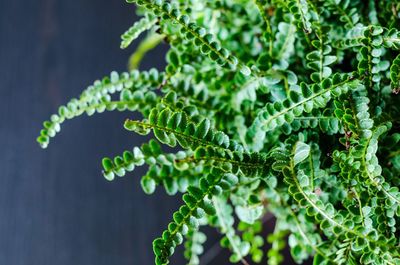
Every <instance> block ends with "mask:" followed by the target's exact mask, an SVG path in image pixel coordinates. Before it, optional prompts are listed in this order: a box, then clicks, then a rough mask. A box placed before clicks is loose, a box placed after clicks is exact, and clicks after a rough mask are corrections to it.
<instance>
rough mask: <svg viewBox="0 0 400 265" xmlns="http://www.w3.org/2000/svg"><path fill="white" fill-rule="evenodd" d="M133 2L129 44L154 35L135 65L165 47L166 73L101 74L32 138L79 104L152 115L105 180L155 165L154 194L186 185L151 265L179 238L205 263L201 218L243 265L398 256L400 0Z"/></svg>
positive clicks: (43, 136)
mask: <svg viewBox="0 0 400 265" xmlns="http://www.w3.org/2000/svg"><path fill="white" fill-rule="evenodd" d="M127 2H128V3H135V4H137V13H138V15H141V16H142V18H141V19H140V20H139V21H138V22H135V23H134V24H133V26H132V27H131V28H129V29H128V31H127V32H126V33H124V34H123V35H122V44H121V47H122V48H126V47H127V46H128V45H129V44H130V43H131V42H132V41H134V40H135V39H136V38H137V37H138V36H139V35H140V34H141V33H143V32H145V31H147V32H148V36H147V37H146V38H144V40H143V41H142V43H141V45H139V47H140V48H139V49H138V51H137V52H136V53H135V54H134V55H133V57H132V58H134V61H135V63H134V64H131V66H132V67H136V66H137V65H138V63H139V62H140V59H141V58H142V57H143V56H144V54H145V53H146V52H147V51H148V50H150V49H151V48H152V47H154V46H156V45H157V44H158V43H159V42H160V41H164V42H166V43H168V44H169V47H170V48H169V50H168V52H167V54H166V60H167V66H166V68H165V70H164V71H157V70H155V69H151V70H149V71H139V70H137V69H132V70H131V71H130V72H129V73H120V74H118V73H115V72H113V73H112V74H111V75H110V76H108V77H105V78H103V79H102V80H100V81H96V82H94V84H93V85H91V86H89V87H88V88H87V89H86V90H84V91H83V93H82V94H81V95H80V97H79V98H76V99H72V100H71V101H69V102H68V103H67V104H66V105H65V106H61V107H60V108H59V110H58V113H56V114H54V115H52V116H51V117H50V120H48V121H46V122H45V123H44V129H43V130H42V131H41V133H40V136H39V137H38V139H37V140H38V142H39V143H40V145H41V146H42V147H43V148H45V147H47V145H48V144H49V141H50V139H51V138H53V137H54V136H55V135H56V134H57V133H58V132H59V131H60V126H61V124H62V123H63V122H64V121H65V120H68V119H72V118H75V117H77V116H80V115H83V114H84V113H86V114H87V115H92V114H95V113H101V112H103V111H112V110H118V111H125V110H128V111H138V112H140V113H141V114H142V117H143V118H142V119H140V120H130V119H128V120H127V121H126V122H125V124H124V127H125V129H127V130H129V131H132V132H134V133H138V134H141V135H147V134H151V135H153V139H152V140H150V141H149V142H148V143H145V144H143V145H142V146H140V147H133V148H132V149H128V150H126V151H125V152H123V154H121V155H120V156H116V157H115V158H104V159H103V161H102V166H103V168H104V170H103V174H104V176H105V178H106V179H107V180H110V181H111V180H114V179H115V177H116V176H118V177H122V176H125V175H128V172H131V171H133V170H134V169H135V167H138V166H142V165H147V166H148V171H147V173H146V174H145V175H144V176H142V178H141V185H142V187H143V190H144V192H145V193H146V194H151V193H153V192H154V191H155V189H156V188H157V187H159V186H163V187H164V188H165V190H166V192H167V193H168V194H170V195H174V194H177V193H181V194H182V199H183V204H182V206H181V207H180V208H179V209H177V211H176V212H175V213H174V214H173V216H172V217H170V219H171V222H170V223H169V225H168V227H166V228H165V231H164V233H162V235H160V237H159V238H157V239H155V240H154V242H153V250H154V254H155V264H157V265H161V264H168V263H169V259H170V257H171V256H172V255H173V254H174V251H175V248H176V247H177V246H178V245H180V244H182V243H183V242H184V241H186V242H185V244H184V247H185V251H184V255H185V257H186V258H187V260H188V264H192V265H195V264H199V262H200V260H201V254H202V253H203V246H202V244H203V243H204V242H205V240H206V237H205V234H204V233H202V232H200V231H199V230H201V226H205V225H209V226H212V227H215V228H216V229H217V230H218V231H219V232H220V233H222V234H223V238H222V239H221V245H222V246H223V247H225V248H227V249H229V250H230V251H231V252H232V255H231V257H230V261H231V262H233V263H236V262H241V263H243V264H249V262H250V260H252V261H254V262H256V263H259V262H261V261H263V260H265V259H266V260H267V263H268V264H270V265H274V264H282V263H283V260H284V258H283V255H282V254H281V252H282V250H283V249H284V248H285V245H286V244H288V246H289V247H290V249H291V255H292V257H293V259H294V260H295V261H296V262H297V263H302V262H303V261H305V260H308V259H310V258H313V260H314V264H400V239H399V238H400V232H399V229H400V207H399V203H400V191H399V185H400V130H399V128H400V107H399V103H400V98H399V95H398V93H399V91H400V79H399V77H400V55H399V54H400V53H399V50H400V32H399V30H398V28H399V21H400V20H399V19H398V18H399V17H400V4H399V3H398V2H397V1H391V0H381V1H374V0H369V1H361V0H354V1H350V0H323V1H322V0H321V1H320V0H290V1H283V0H254V1H243V0H220V1H200V0H189V1H183V0H171V1H167V0H128V1H127ZM163 145H166V146H169V147H176V148H174V149H171V148H169V149H168V150H175V151H170V152H171V153H168V152H167V151H165V148H163V147H162V146H163ZM133 175H134V174H133ZM269 215H273V216H275V218H276V223H275V229H274V231H266V232H267V233H269V236H268V238H264V237H263V236H262V233H265V231H263V230H265V229H263V220H265V217H266V216H269ZM286 240H287V241H286ZM267 242H269V243H271V246H270V248H269V249H268V250H267V248H266V247H265V244H266V243H267Z"/></svg>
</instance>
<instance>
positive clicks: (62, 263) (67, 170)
mask: <svg viewBox="0 0 400 265" xmlns="http://www.w3.org/2000/svg"><path fill="white" fill-rule="evenodd" d="M133 8H134V7H133V6H132V5H127V4H125V2H124V1H123V0H117V1H115V0H114V1H106V0H97V1H91V0H72V1H57V0H26V1H22V0H13V1H5V0H0V98H1V105H0V166H1V170H0V172H1V173H0V264H10V265H25V264H26V265H28V264H29V265H50V264H57V265H67V264H68V265H70V264H74V265H83V264H85V265H87V264H96V265H101V264H104V265H114V264H115V265H128V264H130V265H135V264H153V253H152V249H151V241H152V240H153V238H155V237H156V236H159V235H160V234H161V232H162V230H163V229H164V228H165V227H166V225H167V224H168V222H169V220H170V218H171V215H172V213H173V211H174V210H175V209H176V208H177V207H178V205H179V204H180V199H179V198H178V197H175V198H173V197H172V198H171V197H168V196H166V195H165V193H164V192H163V191H158V192H157V193H156V194H155V195H154V196H146V195H144V193H143V192H142V190H141V189H140V185H139V177H140V176H141V174H143V172H144V171H143V170H144V169H139V170H137V171H135V173H134V174H130V175H129V176H128V177H125V178H122V179H118V180H117V181H114V182H111V183H110V182H107V181H106V180H105V179H104V178H103V177H102V176H101V173H100V170H101V167H100V161H101V158H102V157H104V156H113V155H117V154H120V153H121V152H122V151H123V150H124V149H128V148H131V147H132V146H135V145H140V143H141V142H142V141H143V138H141V137H138V136H135V135H133V134H132V133H128V132H127V131H125V130H124V129H123V128H122V123H123V121H124V120H125V119H126V118H127V117H129V115H131V114H129V113H106V114H102V115H95V116H93V117H91V118H88V117H82V118H79V119H76V120H73V121H69V122H67V123H65V125H64V126H63V128H62V129H63V130H62V132H61V134H60V135H58V137H56V138H55V139H54V140H53V141H52V142H51V144H50V146H49V148H48V149H47V150H41V149H40V148H39V146H38V145H37V144H36V141H35V139H36V137H37V135H38V132H39V130H40V129H41V124H42V121H43V120H45V119H47V118H48V117H49V115H50V114H51V113H53V112H54V111H55V110H56V109H57V107H58V106H59V105H60V104H63V103H65V102H66V101H67V100H68V99H69V98H71V97H76V96H78V95H79V93H80V91H81V90H82V89H84V88H85V87H86V86H87V85H89V84H91V83H92V82H93V80H95V79H97V78H100V77H102V76H104V75H107V74H108V73H109V72H110V71H111V70H117V71H123V70H125V65H126V60H127V57H128V55H129V53H130V52H131V51H132V50H133V49H134V47H132V48H131V49H129V50H128V51H121V50H120V49H119V36H120V33H122V32H123V31H124V30H125V29H126V28H128V27H129V26H130V25H131V23H132V21H134V20H135V16H134V12H133ZM165 49H166V47H162V48H160V49H158V50H156V51H155V52H153V53H152V56H151V57H148V58H147V59H146V60H145V61H144V63H143V65H142V66H143V68H144V69H148V68H149V67H151V66H155V65H156V66H158V67H162V66H163V64H164V59H163V54H164V51H165ZM210 237H211V240H210V242H209V243H208V244H207V246H212V245H213V244H214V243H215V241H216V238H218V236H217V235H216V234H215V233H214V234H211V236H210ZM180 250H181V248H180ZM179 252H181V251H179ZM214 254H215V255H216V258H213V256H214ZM226 256H227V254H226V252H221V251H220V250H219V248H218V247H214V248H213V251H212V252H209V253H208V254H207V259H208V262H207V263H208V264H224V262H222V260H225V259H226ZM172 264H183V261H182V258H181V253H178V254H177V255H176V257H174V260H173V262H172Z"/></svg>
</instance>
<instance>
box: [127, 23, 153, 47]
mask: <svg viewBox="0 0 400 265" xmlns="http://www.w3.org/2000/svg"><path fill="white" fill-rule="evenodd" d="M156 23H157V19H156V18H154V17H152V16H147V17H144V18H142V19H140V20H139V21H137V22H135V24H133V25H132V27H130V28H129V29H128V30H127V31H126V32H124V34H122V36H121V39H122V41H121V49H126V48H127V47H128V46H129V45H130V44H131V43H132V42H133V41H134V40H135V39H137V38H138V37H139V36H140V34H141V33H142V32H144V31H146V30H149V29H151V28H152V27H153V26H154V25H155V24H156Z"/></svg>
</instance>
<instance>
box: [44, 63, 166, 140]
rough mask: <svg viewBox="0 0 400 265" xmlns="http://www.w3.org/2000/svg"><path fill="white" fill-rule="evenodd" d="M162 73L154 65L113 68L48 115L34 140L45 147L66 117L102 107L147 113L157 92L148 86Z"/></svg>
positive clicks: (101, 108) (98, 110) (157, 83)
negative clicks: (141, 69)
mask: <svg viewBox="0 0 400 265" xmlns="http://www.w3.org/2000/svg"><path fill="white" fill-rule="evenodd" d="M163 79H164V75H163V74H159V73H158V71H156V70H155V69H153V70H151V71H149V72H141V73H140V72H138V71H132V72H131V73H130V74H128V73H122V74H120V75H119V74H118V73H116V72H112V73H111V75H110V77H105V78H103V79H102V80H101V81H96V82H94V84H93V85H92V86H89V87H88V88H87V89H86V90H84V91H83V93H82V94H81V96H80V97H79V98H78V99H72V100H70V101H69V102H68V104H67V105H65V106H61V107H60V108H59V109H58V113H57V114H54V115H52V116H51V118H50V120H49V121H45V122H44V129H43V130H42V131H41V132H40V136H39V137H38V138H37V141H38V142H39V144H40V145H41V146H42V148H46V147H47V146H48V144H49V142H50V138H52V137H55V135H56V134H57V133H58V132H60V130H61V124H62V123H64V121H65V120H68V119H73V118H75V117H78V116H81V115H82V114H84V113H86V114H87V115H89V116H91V115H93V114H94V113H96V112H98V113H101V112H104V111H106V110H107V111H112V110H118V111H124V110H130V111H134V110H138V109H139V110H141V111H142V113H144V114H147V112H148V110H149V107H151V106H152V105H155V103H156V102H157V95H156V94H155V93H154V92H152V91H151V90H153V89H155V88H157V87H158V86H159V84H160V83H162V80H163ZM118 92H120V94H119V96H120V97H119V99H118V100H113V99H112V97H111V96H112V95H113V94H115V93H118Z"/></svg>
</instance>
